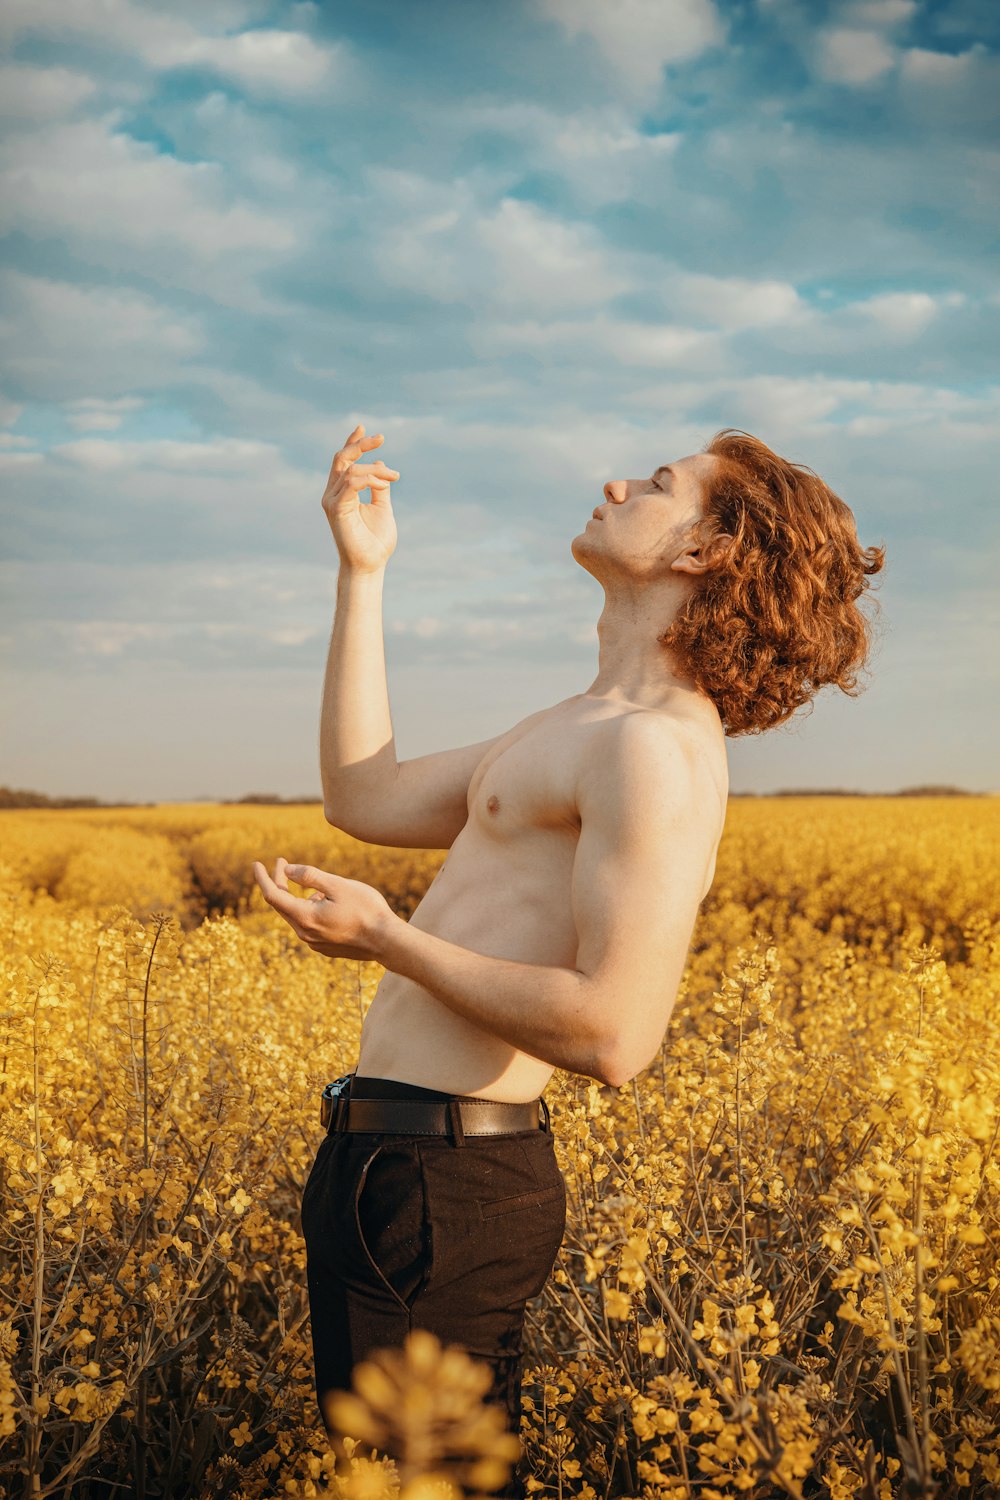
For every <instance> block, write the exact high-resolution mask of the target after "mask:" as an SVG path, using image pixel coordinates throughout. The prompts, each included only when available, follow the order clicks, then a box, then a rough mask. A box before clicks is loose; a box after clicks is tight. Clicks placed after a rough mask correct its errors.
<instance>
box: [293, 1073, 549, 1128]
mask: <svg viewBox="0 0 1000 1500" xmlns="http://www.w3.org/2000/svg"><path fill="white" fill-rule="evenodd" d="M353 1076H354V1075H353V1074H351V1073H345V1074H344V1075H343V1077H342V1078H337V1079H335V1080H334V1082H333V1083H328V1084H327V1086H326V1088H325V1089H324V1090H323V1094H322V1098H321V1101H320V1122H321V1124H323V1125H325V1126H326V1130H327V1134H329V1135H332V1134H334V1133H335V1132H337V1133H346V1132H349V1131H371V1132H376V1133H379V1134H384V1135H446V1136H452V1137H453V1138H454V1140H455V1142H456V1143H457V1144H459V1145H461V1143H462V1141H463V1140H464V1138H465V1137H466V1136H467V1135H509V1134H512V1133H513V1132H515V1131H519V1130H549V1129H550V1125H549V1107H548V1105H547V1104H546V1102H545V1100H544V1099H542V1098H541V1097H539V1098H537V1099H529V1100H528V1101H527V1102H526V1103H524V1104H510V1103H507V1102H506V1101H504V1100H500V1099H440V1100H439V1099H353V1098H351V1095H350V1081H351V1079H352V1078H353Z"/></svg>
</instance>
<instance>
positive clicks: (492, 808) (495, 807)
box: [486, 792, 500, 813]
mask: <svg viewBox="0 0 1000 1500" xmlns="http://www.w3.org/2000/svg"><path fill="white" fill-rule="evenodd" d="M486 807H487V810H488V811H489V812H491V813H495V812H499V811H500V798H499V797H498V796H497V794H496V792H493V793H492V795H491V796H490V800H489V801H488V802H487V804H486Z"/></svg>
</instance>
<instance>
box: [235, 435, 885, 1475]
mask: <svg viewBox="0 0 1000 1500" xmlns="http://www.w3.org/2000/svg"><path fill="white" fill-rule="evenodd" d="M381 442H382V436H381V434H377V435H375V436H372V437H368V436H366V435H365V431H364V428H363V427H362V426H358V427H356V428H355V430H354V431H353V432H352V433H351V435H350V437H349V438H348V440H347V442H346V443H345V445H344V447H343V448H342V449H341V450H340V451H339V452H338V453H337V454H336V455H335V457H334V460H333V465H332V468H331V471H330V478H329V481H328V485H327V489H326V492H325V494H324V497H323V508H324V510H325V512H326V514H327V517H328V520H329V523H330V526H331V529H332V531H333V535H334V539H335V541H336V544H337V548H338V551H339V553H340V574H339V579H338V588H337V607H336V616H335V620H334V626H333V634H332V639H331V643H330V652H329V659H328V664H327V674H326V682H325V690H324V699H323V712H322V726H321V770H322V779H323V790H324V801H325V811H326V816H327V818H328V820H329V821H330V822H331V823H332V824H334V825H335V826H336V827H339V828H341V829H343V830H344V831H345V832H347V833H349V834H351V835H353V836H354V837H355V838H359V839H364V840H367V841H369V842H371V843H374V844H384V845H395V846H399V847H405V848H431V849H443V848H448V849H450V850H451V853H450V855H449V857H448V860H447V862H446V864H445V865H444V866H443V868H442V869H441V871H440V873H439V874H438V876H437V877H436V879H435V880H434V881H433V883H432V885H431V886H430V888H429V889H428V891H427V892H426V894H425V896H424V898H423V900H422V901H421V903H420V905H419V907H418V908H417V910H416V911H415V912H414V914H413V916H412V917H411V919H410V920H409V922H407V921H405V920H403V919H401V918H399V917H397V916H396V915H395V914H394V913H393V912H392V910H391V909H390V907H389V905H388V903H387V902H386V901H385V899H384V898H383V897H382V895H381V894H380V893H379V892H377V891H375V890H374V889H372V888H371V887H370V886H368V885H365V884H363V883H362V882H360V881H355V880H348V879H344V878H342V877H340V876H337V875H335V874H331V873H328V872H326V871H322V870H317V869H314V868H312V867H308V866H300V865H291V864H288V863H287V862H286V861H285V859H284V858H279V859H278V860H277V863H276V866H275V870H274V875H273V878H272V877H271V876H270V875H269V874H268V872H267V870H266V869H265V867H264V865H263V864H262V863H260V862H259V861H257V862H255V864H254V875H255V878H256V879H257V882H258V884H259V886H260V888H261V890H262V892H263V894H264V896H265V898H266V899H267V900H268V901H269V902H270V903H271V904H272V905H273V906H274V907H275V909H276V910H277V911H278V912H280V913H281V915H282V916H284V917H285V918H286V920H287V921H288V922H289V923H290V924H291V926H292V928H293V929H294V931H295V932H296V933H297V935H298V936H299V937H300V938H301V939H302V940H303V941H304V942H306V943H307V944H308V945H309V946H310V947H311V948H313V949H314V950H315V951H316V952H320V953H324V954H327V955H329V956H331V957H345V958H346V957H349V958H358V959H374V960H376V961H377V962H378V963H380V964H382V965H384V967H385V969H386V973H385V975H384V976H383V978H382V981H381V983H380V985H379V987H378V991H377V993H376V995H375V997H374V999H373V1001H372V1004H371V1006H370V1008H369V1010H368V1013H367V1015H366V1017H365V1021H364V1026H363V1029H362V1036H361V1049H360V1056H359V1059H358V1064H357V1070H356V1072H355V1073H354V1075H353V1076H352V1075H346V1076H345V1079H343V1080H338V1083H339V1084H340V1085H341V1086H342V1088H343V1086H344V1085H347V1087H348V1088H349V1093H348V1094H347V1095H346V1096H345V1095H344V1093H343V1091H341V1094H340V1097H339V1098H338V1099H336V1100H335V1101H334V1103H333V1105H332V1109H331V1118H330V1130H329V1133H328V1134H327V1135H326V1137H325V1139H324V1140H323V1142H322V1143H321V1145H320V1147H319V1151H318V1153H317V1156H316V1160H315V1162H314V1165H313V1168H312V1172H311V1174H310V1177H309V1181H308V1183H307V1185H306V1190H305V1194H304V1197H303V1232H304V1235H305V1239H306V1248H307V1258H308V1283H309V1299H310V1309H311V1315H312V1334H313V1347H314V1354H315V1365H316V1383H317V1394H318V1397H319V1401H320V1406H321V1409H324V1398H325V1397H326V1396H327V1395H328V1394H329V1393H330V1392H331V1391H334V1390H337V1389H343V1388H346V1387H348V1386H349V1384H350V1375H351V1368H352V1366H353V1364H354V1363H356V1362H357V1361H358V1360H360V1359H362V1358H363V1357H364V1356H365V1355H366V1353H367V1352H369V1351H370V1350H372V1349H375V1348H378V1347H379V1346H383V1345H392V1344H399V1343H401V1342H402V1340H403V1338H404V1337H405V1335H406V1333H407V1331H408V1330H409V1329H410V1328H411V1327H415V1326H419V1327H424V1328H428V1329H430V1330H432V1331H433V1332H434V1333H436V1334H437V1335H438V1337H439V1338H441V1339H442V1340H443V1341H444V1342H446V1343H458V1344H460V1345H462V1346H463V1347H464V1348H466V1350H467V1351H468V1352H469V1353H471V1354H473V1355H475V1356H477V1357H479V1358H481V1359H484V1360H487V1361H488V1362H489V1364H490V1366H491V1368H492V1370H493V1376H494V1382H493V1389H492V1392H491V1396H492V1399H494V1400H496V1401H498V1402H502V1403H504V1405H505V1406H506V1408H507V1411H508V1414H509V1421H510V1424H511V1426H512V1427H513V1430H514V1431H515V1432H516V1431H517V1429H518V1424H519V1418H520V1353H521V1335H522V1327H523V1319H524V1309H525V1303H526V1301H527V1300H528V1299H530V1298H531V1297H533V1296H534V1295H536V1294H537V1293H538V1292H539V1291H541V1289H542V1287H543V1285H544V1284H545V1281H546V1279H547V1277H548V1275H549V1273H550V1271H551V1269H552V1266H553V1263H554V1261H555V1258H556V1255H557V1253H558V1249H559V1245H560V1242H561V1239H562V1235H563V1230H564V1227H565V1212H566V1197H565V1186H564V1183H563V1179H562V1175H561V1173H560V1171H559V1168H558V1166H557V1164H556V1159H555V1154H554V1151H553V1146H552V1136H551V1133H550V1132H549V1129H548V1112H547V1110H546V1109H544V1106H543V1104H542V1100H541V1094H542V1091H543V1089H544V1088H545V1085H546V1083H547V1082H548V1080H549V1078H550V1077H551V1074H552V1072H553V1070H554V1069H555V1068H564V1069H567V1070H569V1071H571V1072H574V1073H578V1074H582V1075H583V1076H584V1077H587V1078H589V1079H596V1080H598V1081H599V1082H601V1083H603V1084H607V1085H610V1086H612V1087H614V1086H620V1085H622V1084H624V1083H626V1082H627V1081H628V1080H630V1079H631V1078H633V1077H634V1076H635V1075H636V1074H637V1073H639V1072H641V1071H642V1070H643V1069H644V1068H645V1067H646V1066H647V1065H648V1064H649V1063H650V1062H651V1061H652V1060H653V1058H654V1057H655V1055H656V1053H657V1052H658V1050H659V1047H660V1045H661V1042H662V1039H663V1034H664V1031H665V1028H666V1026H667V1023H668V1021H669V1018H670V1014H671V1010H672V1007H673V1004H674V999H675V997H676V994H677V990H678V987H679V984H680V980H681V976H682V973H683V970H684V966H685V961H686V957H687V951H688V946H689V943H690V939H691V935H692V931H693V928H694V923H695V919H696V916H697V913H698V908H699V906H700V904H701V902H702V900H703V899H704V897H705V896H706V894H707V892H708V890H709V888H710V886H711V883H712V879H713V876H714V872H715V858H716V851H717V848H718V845H719V840H720V836H721V834H722V829H723V824H724V821H725V813H726V801H727V794H728V773H727V761H726V746H725V737H726V735H727V734H740V733H750V732H759V731H760V730H761V729H763V728H767V727H769V726H770V725H772V724H776V723H780V722H781V721H782V720H783V719H785V718H787V717H788V716H789V715H790V714H791V713H792V712H793V711H794V709H795V708H796V707H798V706H799V705H800V704H802V703H804V702H806V701H807V700H808V698H809V697H811V696H812V695H813V694H814V693H815V691H816V690H817V688H818V687H819V686H821V685H822V684H823V683H824V682H833V683H836V684H837V685H838V686H840V687H842V688H843V689H844V690H845V691H850V690H851V689H852V687H853V683H854V678H853V676H852V675H851V673H852V668H853V667H854V666H856V665H857V664H858V663H859V662H860V661H861V660H862V659H863V657H864V655H865V652H866V649H867V644H868V638H867V634H866V623H867V622H866V621H865V620H864V617H863V616H862V615H861V614H860V612H859V611H858V609H857V607H856V604H855V600H856V599H857V597H858V596H859V594H860V592H861V591H862V589H863V588H864V587H866V582H865V577H864V575H865V574H867V573H871V572H877V571H878V570H879V569H880V568H881V566H882V554H881V551H880V549H874V548H873V549H869V551H867V552H863V551H862V550H861V549H860V548H859V546H858V543H857V537H856V534H855V531H854V525H853V517H852V516H851V513H850V511H849V510H848V508H847V506H846V505H845V504H844V502H843V501H841V500H840V499H839V498H838V497H837V496H835V495H834V494H833V492H832V491H831V490H829V489H828V487H827V486H825V485H824V484H823V482H822V481H821V480H819V478H818V477H817V476H815V475H813V473H812V471H811V470H806V469H804V468H802V467H800V466H798V465H794V464H790V463H788V462H787V461H786V460H783V459H780V458H778V456H777V455H776V454H773V453H772V452H771V450H770V449H769V448H767V447H766V446H765V445H764V444H763V443H760V442H759V440H757V439H756V438H753V437H750V436H749V435H748V434H739V433H733V432H732V430H727V431H726V432H724V433H720V434H717V436H716V438H715V439H713V441H712V443H711V444H709V445H708V447H707V449H706V450H705V451H704V452H701V453H697V454H693V455H690V456H688V457H685V458H681V459H678V460H675V461H674V462H673V463H671V464H669V465H662V466H660V467H659V468H657V469H656V470H655V471H654V472H653V473H652V474H651V475H649V476H648V477H642V478H635V479H619V480H614V481H611V482H609V483H608V484H606V485H605V486H604V502H605V503H604V504H602V505H600V506H598V507H597V508H596V509H595V510H594V512H593V515H592V517H591V518H590V519H589V520H588V521H587V523H586V525H585V526H584V527H583V529H582V530H581V531H580V532H579V534H578V535H577V536H576V537H574V539H573V543H572V552H573V556H574V557H575V559H576V560H577V562H579V563H580V565H581V566H582V567H584V568H586V569H587V571H588V572H590V573H591V574H592V575H593V576H594V577H595V578H596V579H597V580H598V582H599V583H600V584H601V585H602V587H603V589H604V593H605V602H604V609H603V612H602V614H601V618H600V621H599V623H598V636H599V641H600V657H599V666H598V672H597V676H596V677H595V679H594V681H593V683H592V684H591V685H590V687H589V688H587V689H586V690H585V691H584V692H582V693H576V694H574V695H572V696H571V697H569V698H566V699H564V700H563V701H562V702H560V703H557V704H555V705H554V706H553V707H550V708H545V709H542V710H540V711H539V712H537V713H533V714H529V715H528V716H527V718H525V719H523V720H522V721H521V722H520V723H518V724H516V725H515V726H514V727H513V728H512V729H509V730H508V731H506V733H504V734H500V735H497V736H495V737H494V738H493V739H489V740H484V741H481V742H480V743H478V744H475V745H470V746H467V747H465V748H463V749H457V750H448V751H443V752H440V753H436V754H431V755H424V756H418V757H416V758H414V759H412V760H407V761H403V762H402V763H401V764H400V763H399V762H397V758H396V751H395V743H394V738H393V730H392V724H391V720H390V713H389V703H388V695H387V690H386V678H385V659H384V647H383V639H382V622H381V603H382V586H383V578H384V571H385V566H386V564H387V562H388V559H389V557H390V556H391V554H392V552H393V549H394V547H395V545H396V526H395V522H394V520H393V514H392V506H391V499H390V485H391V483H393V482H394V481H395V480H396V479H398V477H399V475H398V472H397V471H396V470H395V469H390V468H388V467H387V466H386V465H385V463H384V462H383V461H382V460H381V459H378V460H377V461H375V462H370V463H361V462H359V460H360V459H361V458H362V456H363V455H364V454H365V453H366V452H369V451H371V450H372V449H373V448H375V447H377V446H378V445H379V444H380V443H381ZM366 488H368V489H370V491H371V504H370V505H364V506H363V505H361V504H360V502H359V492H360V491H361V490H362V489H366ZM289 878H290V879H292V880H293V881H294V882H295V883H296V884H298V885H300V886H302V887H305V888H308V889H311V890H312V891H313V893H314V894H313V895H312V896H311V897H310V898H309V899H305V898H301V897H297V896H295V895H293V894H292V893H291V892H290V890H289V886H288V880H289ZM540 1107H541V1113H540ZM505 1493H510V1494H520V1493H522V1490H521V1488H520V1487H519V1481H518V1480H517V1479H516V1478H515V1480H514V1481H513V1482H512V1484H511V1486H510V1487H509V1489H508V1490H507V1491H505Z"/></svg>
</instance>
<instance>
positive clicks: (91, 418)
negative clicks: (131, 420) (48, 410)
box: [66, 396, 145, 432]
mask: <svg viewBox="0 0 1000 1500" xmlns="http://www.w3.org/2000/svg"><path fill="white" fill-rule="evenodd" d="M144 405H145V402H144V401H143V400H142V399H141V397H139V396H119V397H118V398H117V399H115V400H105V399H104V398H103V397H100V396H81V397H79V398H78V399H77V400H75V401H67V402H66V420H67V422H68V423H69V425H70V426H71V427H72V428H73V429H74V430H75V431H76V432H116V431H117V430H118V428H119V427H120V426H121V425H122V422H123V421H124V420H125V417H126V416H127V414H128V413H129V412H132V411H137V410H138V409H139V407H141V406H144Z"/></svg>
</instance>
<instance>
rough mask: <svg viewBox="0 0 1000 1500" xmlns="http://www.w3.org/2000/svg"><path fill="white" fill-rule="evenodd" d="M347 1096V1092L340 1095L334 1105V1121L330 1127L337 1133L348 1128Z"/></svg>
mask: <svg viewBox="0 0 1000 1500" xmlns="http://www.w3.org/2000/svg"><path fill="white" fill-rule="evenodd" d="M347 1098H348V1096H347V1094H340V1095H338V1097H337V1102H336V1104H335V1105H334V1110H333V1123H332V1125H331V1126H330V1129H331V1130H332V1131H334V1132H335V1133H336V1132H339V1131H341V1130H345V1129H346V1128H347Z"/></svg>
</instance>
